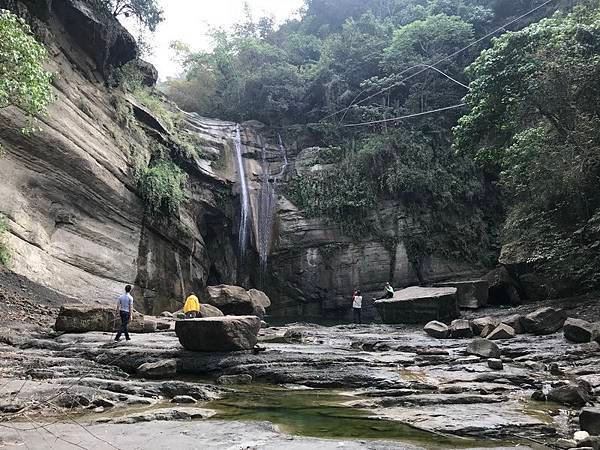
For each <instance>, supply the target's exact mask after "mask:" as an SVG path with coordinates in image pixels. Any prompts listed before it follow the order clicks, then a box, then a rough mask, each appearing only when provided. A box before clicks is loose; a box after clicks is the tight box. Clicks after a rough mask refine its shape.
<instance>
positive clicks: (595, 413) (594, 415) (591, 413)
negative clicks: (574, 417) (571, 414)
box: [579, 408, 600, 436]
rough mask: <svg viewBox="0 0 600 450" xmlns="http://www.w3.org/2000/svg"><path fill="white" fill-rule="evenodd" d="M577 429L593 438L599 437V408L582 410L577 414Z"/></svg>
mask: <svg viewBox="0 0 600 450" xmlns="http://www.w3.org/2000/svg"><path fill="white" fill-rule="evenodd" d="M579 427H580V428H581V429H582V430H584V431H587V432H588V433H590V434H591V435H594V436H600V408H583V409H582V410H581V413H580V414H579Z"/></svg>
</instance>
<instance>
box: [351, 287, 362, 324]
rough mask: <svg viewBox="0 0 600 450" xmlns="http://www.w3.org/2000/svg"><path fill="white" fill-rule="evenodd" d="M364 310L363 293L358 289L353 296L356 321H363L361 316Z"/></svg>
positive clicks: (353, 311) (354, 318)
mask: <svg viewBox="0 0 600 450" xmlns="http://www.w3.org/2000/svg"><path fill="white" fill-rule="evenodd" d="M361 312H362V295H360V291H359V290H357V291H356V292H355V293H354V295H353V296H352V315H353V322H354V323H362V318H361Z"/></svg>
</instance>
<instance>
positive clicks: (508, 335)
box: [487, 323, 516, 341]
mask: <svg viewBox="0 0 600 450" xmlns="http://www.w3.org/2000/svg"><path fill="white" fill-rule="evenodd" d="M515 336H516V333H515V330H514V329H513V328H512V327H509V326H508V325H505V324H503V323H501V324H500V325H498V326H497V327H496V328H495V329H494V331H492V332H491V333H490V334H488V335H487V338H488V339H490V340H492V341H493V340H497V339H512V338H514V337H515Z"/></svg>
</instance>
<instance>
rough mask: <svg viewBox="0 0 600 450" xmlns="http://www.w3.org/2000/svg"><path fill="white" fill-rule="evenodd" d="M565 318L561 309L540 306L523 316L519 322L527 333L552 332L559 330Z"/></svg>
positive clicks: (542, 333)
mask: <svg viewBox="0 0 600 450" xmlns="http://www.w3.org/2000/svg"><path fill="white" fill-rule="evenodd" d="M565 320H567V315H566V313H565V312H564V311H563V310H562V309H556V308H550V307H546V308H541V309H538V310H536V311H534V312H532V313H530V314H527V315H526V316H525V317H523V319H522V321H521V323H522V324H523V328H524V329H525V331H527V332H528V333H533V334H536V335H544V334H552V333H556V332H557V331H558V330H560V329H561V328H562V326H563V324H564V323H565Z"/></svg>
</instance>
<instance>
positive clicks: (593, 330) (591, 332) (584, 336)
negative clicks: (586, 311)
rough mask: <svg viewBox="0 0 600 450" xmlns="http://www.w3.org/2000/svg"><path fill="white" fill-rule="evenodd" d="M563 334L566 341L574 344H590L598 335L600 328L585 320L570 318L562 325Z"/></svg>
mask: <svg viewBox="0 0 600 450" xmlns="http://www.w3.org/2000/svg"><path fill="white" fill-rule="evenodd" d="M563 333H564V334H565V339H566V340H567V341H571V342H576V343H585V342H591V341H592V340H593V339H594V338H595V337H596V335H597V334H598V333H600V326H599V325H598V324H594V323H590V322H588V321H586V320H581V319H571V318H570V319H567V320H566V321H565V323H564V325H563Z"/></svg>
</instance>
